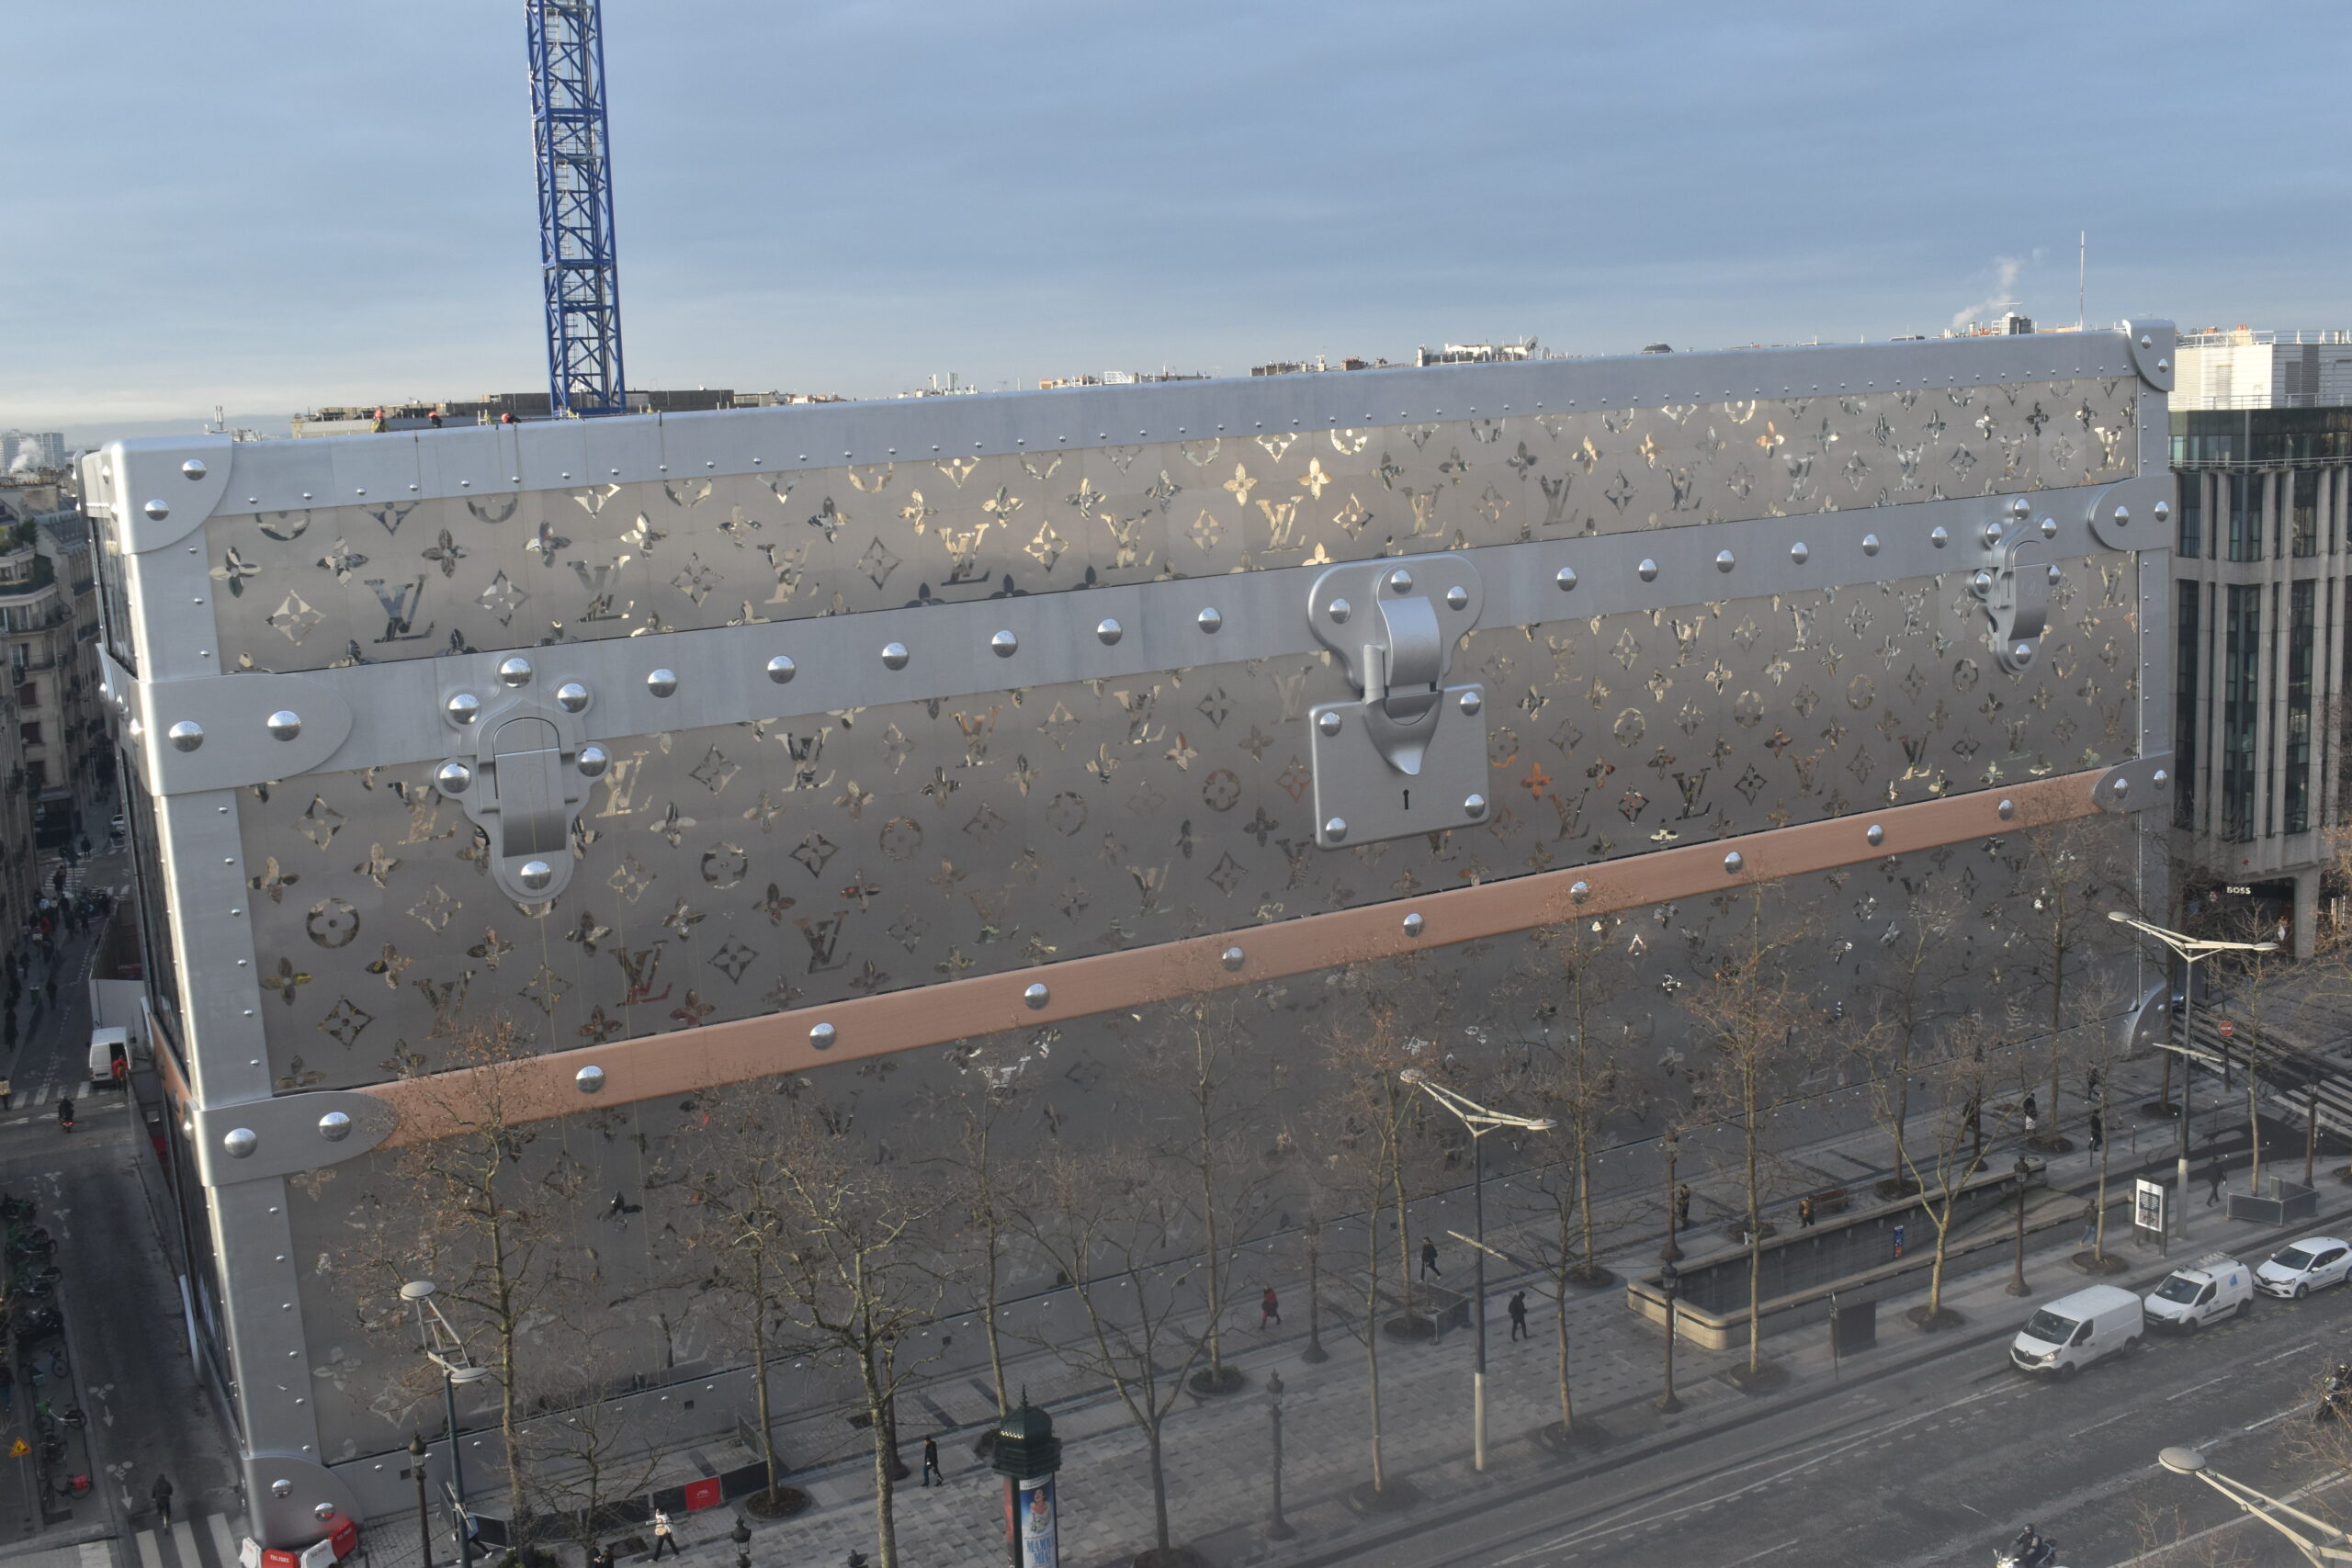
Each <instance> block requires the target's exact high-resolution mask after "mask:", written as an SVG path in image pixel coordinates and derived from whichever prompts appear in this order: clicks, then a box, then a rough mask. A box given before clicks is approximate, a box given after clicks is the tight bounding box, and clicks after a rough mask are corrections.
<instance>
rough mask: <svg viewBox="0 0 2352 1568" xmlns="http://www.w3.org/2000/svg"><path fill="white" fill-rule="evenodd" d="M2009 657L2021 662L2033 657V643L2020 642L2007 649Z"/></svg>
mask: <svg viewBox="0 0 2352 1568" xmlns="http://www.w3.org/2000/svg"><path fill="white" fill-rule="evenodd" d="M2009 657H2010V658H2012V659H2014V660H2017V661H2018V663H2020V664H2023V663H2025V662H2026V661H2027V660H2030V659H2031V658H2032V657H2033V644H2031V643H2030V642H2021V643H2019V644H2018V645H2017V647H2015V648H2013V649H2009Z"/></svg>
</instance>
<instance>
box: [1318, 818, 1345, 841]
mask: <svg viewBox="0 0 2352 1568" xmlns="http://www.w3.org/2000/svg"><path fill="white" fill-rule="evenodd" d="M1323 836H1324V837H1325V838H1327V839H1329V840H1331V841H1332V842H1333V843H1335V844H1336V843H1338V842H1339V841H1340V840H1342V839H1344V838H1346V837H1347V836H1348V819H1347V818H1344V817H1334V818H1330V819H1329V821H1327V822H1325V823H1324V824H1323Z"/></svg>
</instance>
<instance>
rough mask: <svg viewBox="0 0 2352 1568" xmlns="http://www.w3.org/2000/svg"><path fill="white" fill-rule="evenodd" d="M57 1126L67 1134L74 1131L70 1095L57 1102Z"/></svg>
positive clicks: (72, 1105) (72, 1107)
mask: <svg viewBox="0 0 2352 1568" xmlns="http://www.w3.org/2000/svg"><path fill="white" fill-rule="evenodd" d="M57 1125H58V1126H59V1127H60V1128H61V1129H62V1130H63V1131H65V1132H68V1133H70V1132H72V1131H73V1130H74V1100H73V1097H72V1096H71V1095H65V1096H61V1097H60V1098H59V1100H58V1101H57Z"/></svg>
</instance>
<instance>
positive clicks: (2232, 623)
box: [2220, 475, 2262, 844]
mask: <svg viewBox="0 0 2352 1568" xmlns="http://www.w3.org/2000/svg"><path fill="white" fill-rule="evenodd" d="M2232 477H2233V478H2235V477H2237V476H2234V475H2233V476H2232ZM2224 637H2225V641H2224V644H2223V647H2222V668H2221V671H2220V674H2221V680H2222V750H2221V773H2222V838H2223V839H2225V840H2228V841H2229V842H2231V843H2233V844H2242V843H2245V842H2247V841H2249V840H2252V839H2253V837H2254V730H2255V689H2256V680H2255V677H2256V671H2257V670H2258V669H2259V667H2260V662H2261V659H2262V650H2261V641H2262V588H2261V585H2260V584H2259V583H2248V584H2235V583H2233V584H2232V585H2231V586H2230V598H2229V605H2228V609H2227V612H2226V620H2225V622H2224Z"/></svg>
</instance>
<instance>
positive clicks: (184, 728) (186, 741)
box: [164, 718, 204, 751]
mask: <svg viewBox="0 0 2352 1568" xmlns="http://www.w3.org/2000/svg"><path fill="white" fill-rule="evenodd" d="M164 735H165V736H166V737H168V738H169V739H170V740H171V743H172V744H173V745H174V746H175V747H177V748H179V750H183V751H193V750H196V749H197V748H198V747H199V746H201V745H203V744H204V727H203V726H202V725H200V724H198V723H197V722H196V721H195V720H194V719H191V718H184V719H182V720H180V721H179V722H178V723H177V724H175V725H174V726H172V727H171V728H169V729H167V730H165V731H164Z"/></svg>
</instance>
